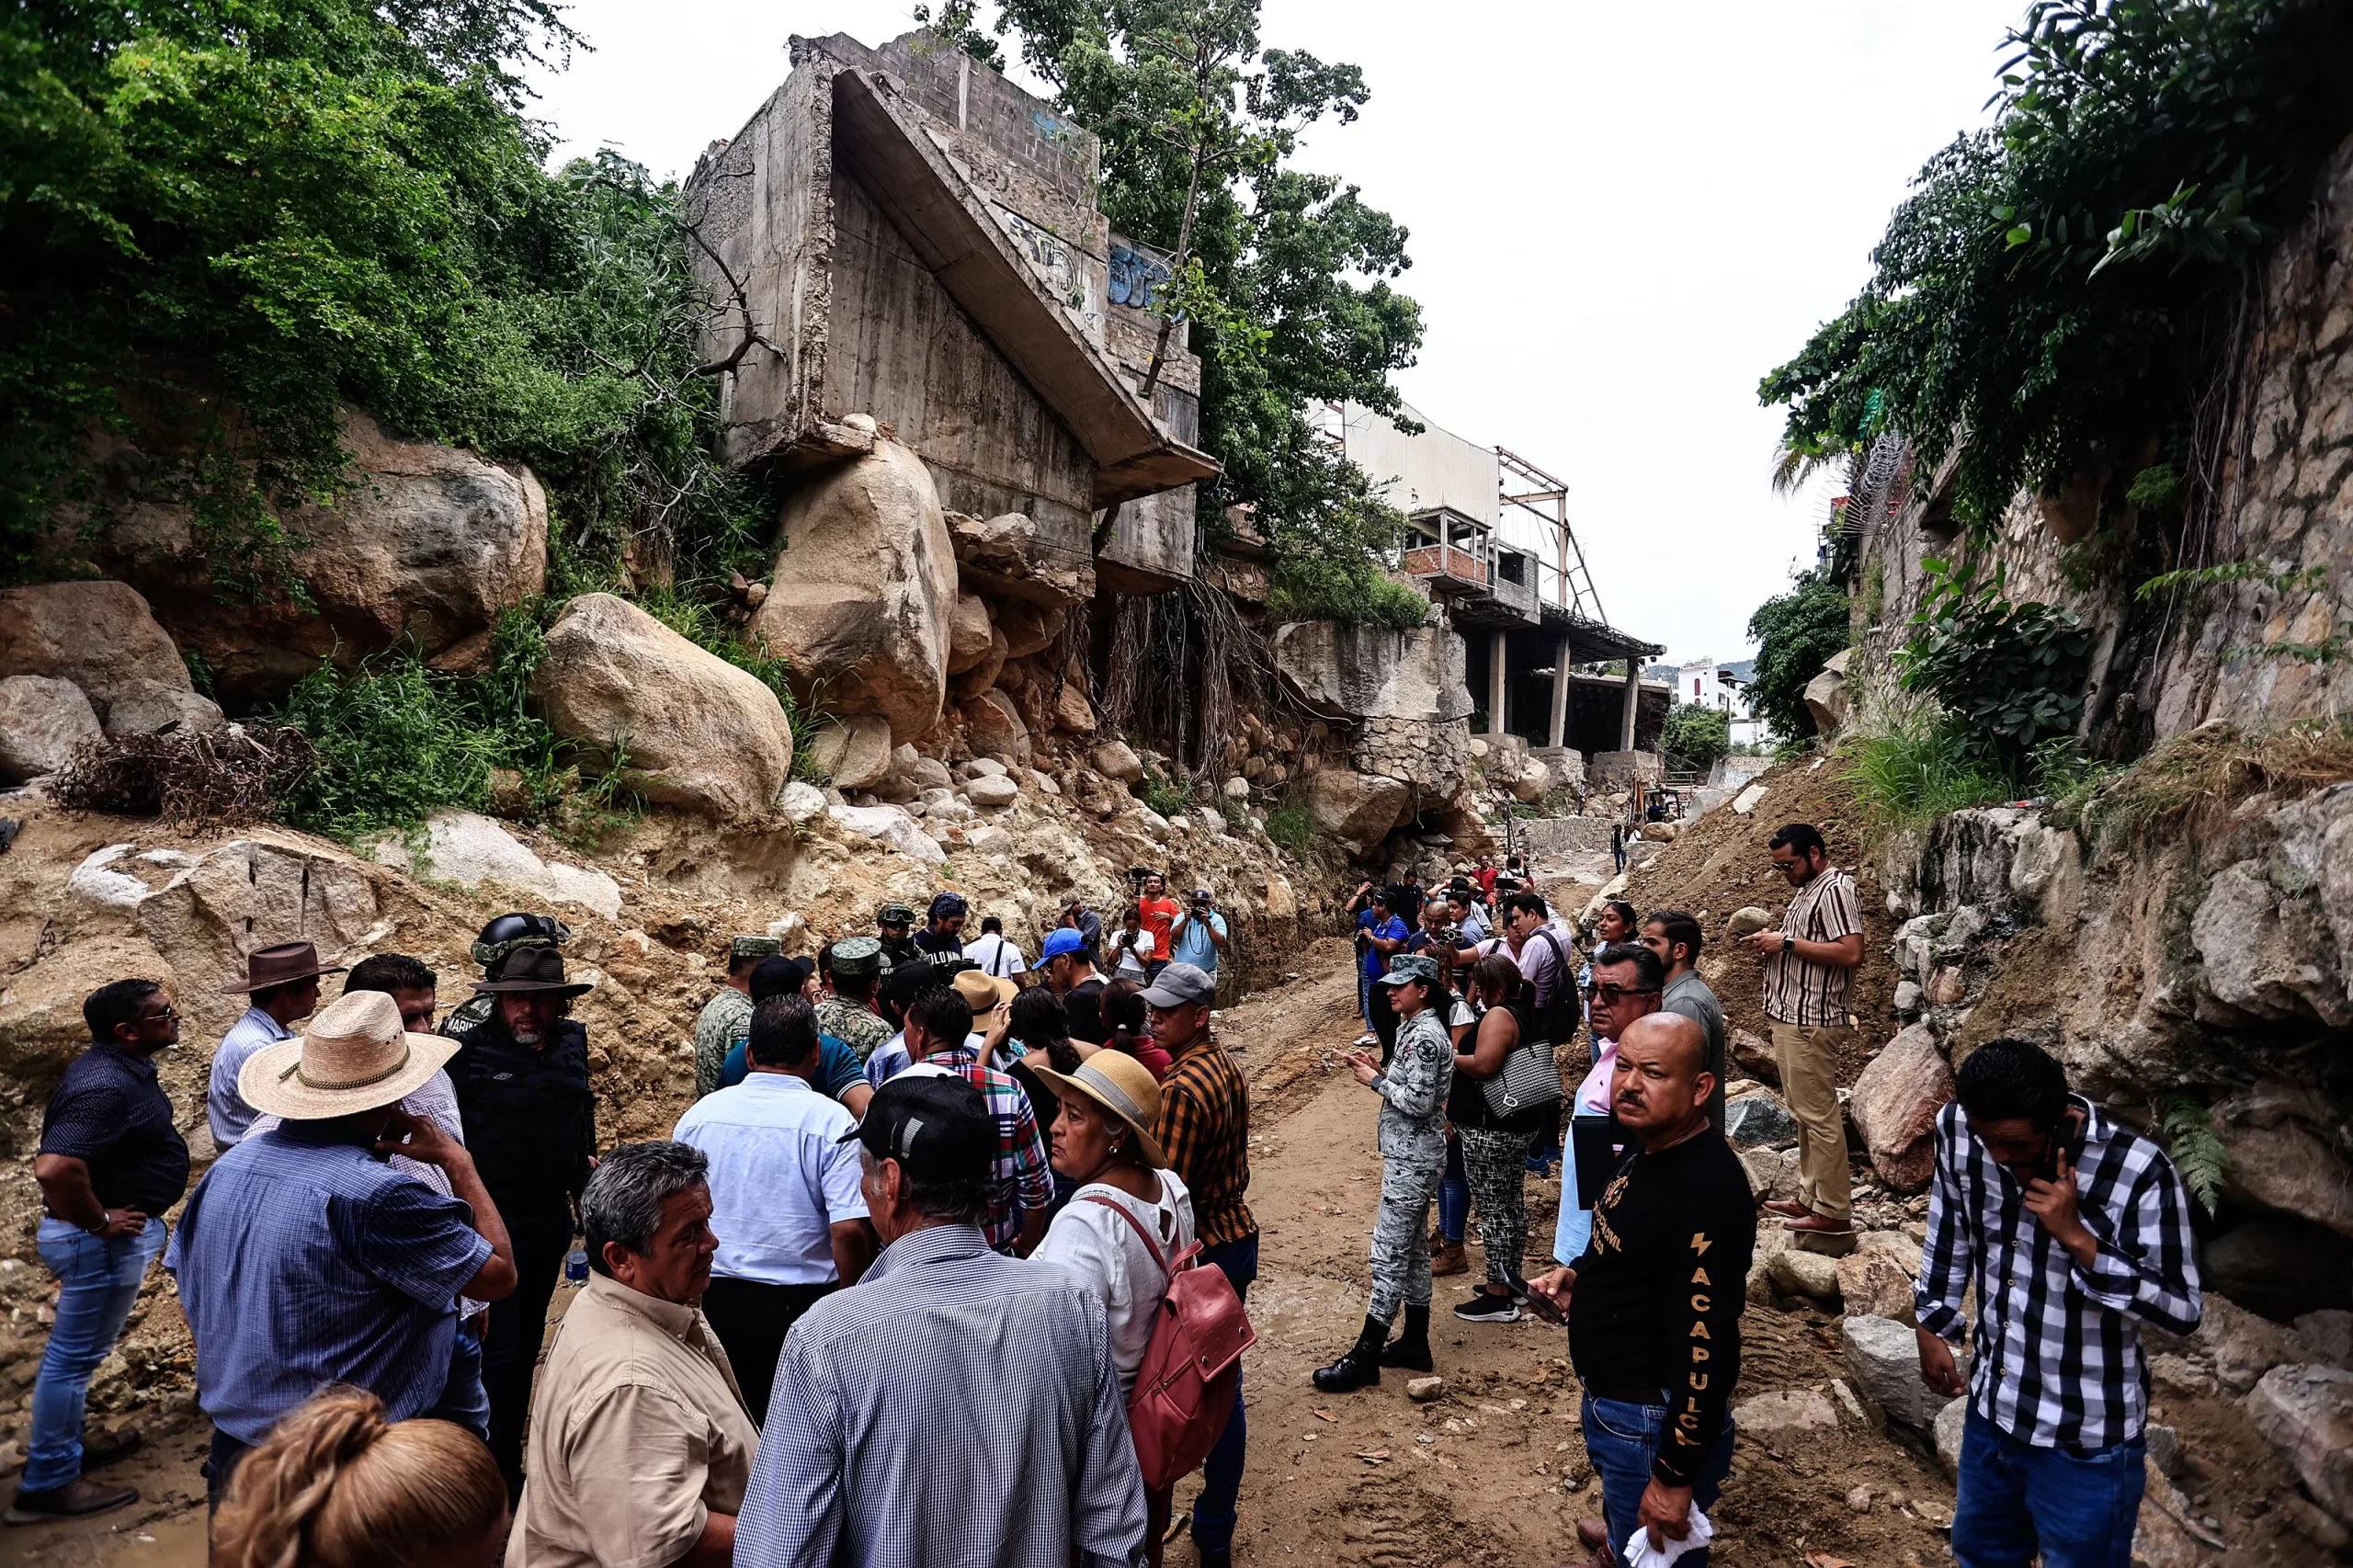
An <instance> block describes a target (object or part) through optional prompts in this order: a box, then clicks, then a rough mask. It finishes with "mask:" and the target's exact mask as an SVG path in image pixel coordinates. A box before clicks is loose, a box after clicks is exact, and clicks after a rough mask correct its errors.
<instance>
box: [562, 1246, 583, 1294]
mask: <svg viewBox="0 0 2353 1568" xmlns="http://www.w3.org/2000/svg"><path fill="white" fill-rule="evenodd" d="M563 1282H564V1283H565V1284H567V1285H585V1284H587V1283H588V1254H587V1252H586V1251H585V1249H583V1248H580V1247H574V1248H573V1249H572V1250H571V1251H570V1252H568V1253H565V1254H564V1255H563Z"/></svg>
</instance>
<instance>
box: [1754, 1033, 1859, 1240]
mask: <svg viewBox="0 0 2353 1568" xmlns="http://www.w3.org/2000/svg"><path fill="white" fill-rule="evenodd" d="M1854 1032H1855V1031H1854V1030H1852V1029H1850V1028H1846V1027H1845V1026H1843V1025H1838V1026H1833V1025H1827V1024H1824V1025H1808V1024H1784V1023H1778V1022H1777V1023H1775V1024H1774V1025H1773V1061H1774V1063H1775V1065H1777V1066H1779V1068H1780V1070H1781V1097H1782V1098H1783V1099H1785V1100H1787V1101H1789V1104H1790V1115H1791V1116H1793V1117H1795V1118H1796V1119H1797V1124H1798V1198H1799V1199H1800V1201H1802V1202H1803V1203H1804V1204H1805V1206H1806V1207H1807V1208H1809V1209H1811V1210H1813V1211H1814V1212H1815V1213H1817V1214H1820V1215H1823V1216H1824V1217H1825V1218H1827V1219H1833V1220H1838V1221H1847V1220H1849V1219H1851V1218H1852V1217H1853V1215H1854V1200H1853V1199H1851V1198H1850V1197H1849V1196H1848V1194H1847V1129H1846V1125H1845V1123H1844V1122H1843V1121H1842V1120H1841V1119H1840V1118H1839V1114H1838V1048H1839V1047H1840V1046H1842V1045H1844V1044H1846V1042H1847V1039H1848V1038H1849V1037H1850V1036H1852V1035H1853V1034H1854Z"/></svg>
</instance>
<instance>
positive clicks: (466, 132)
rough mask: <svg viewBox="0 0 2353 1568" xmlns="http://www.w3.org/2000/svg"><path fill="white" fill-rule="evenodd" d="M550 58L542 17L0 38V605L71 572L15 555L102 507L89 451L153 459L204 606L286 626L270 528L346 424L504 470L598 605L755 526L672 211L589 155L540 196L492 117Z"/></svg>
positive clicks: (512, 133)
mask: <svg viewBox="0 0 2353 1568" xmlns="http://www.w3.org/2000/svg"><path fill="white" fill-rule="evenodd" d="M571 41H572V40H571V35H570V34H569V32H568V31H567V30H566V29H565V28H564V27H563V24H562V23H561V22H560V21H559V20H558V19H557V17H556V8H555V7H554V6H551V5H549V4H547V3H546V0H403V3H402V4H398V5H395V6H389V7H381V8H380V7H377V6H372V5H369V4H365V3H363V0H188V3H186V4H179V3H175V4H169V5H166V4H162V3H159V0H127V3H125V4H121V5H116V6H96V5H89V4H84V3H80V0H67V3H65V4H62V5H52V6H36V7H18V8H16V9H15V10H12V11H11V12H10V13H8V15H7V17H6V18H5V19H0V58H5V61H6V63H5V66H0V170H5V171H6V172H5V174H0V244H5V245H6V249H7V251H8V254H9V256H10V257H11V267H10V272H9V278H8V281H7V284H6V297H5V301H0V304H5V308H0V578H6V579H21V578H26V577H30V576H37V575H42V574H55V573H56V572H58V571H61V570H64V571H70V570H73V569H74V562H72V561H71V560H70V559H67V560H63V561H61V560H59V559H57V558H55V557H54V556H53V555H52V554H51V551H50V550H49V548H48V542H49V540H50V539H51V534H52V531H53V528H52V525H53V523H54V521H55V520H56V519H57V517H59V515H60V509H61V508H63V507H68V506H74V504H76V503H86V502H90V501H93V500H97V501H104V500H105V499H107V498H106V497H102V496H94V495H93V494H91V492H90V480H89V465H88V461H87V443H88V441H89V439H90V433H91V430H92V428H93V427H94V426H97V427H100V428H112V429H114V430H117V431H119V432H121V433H123V434H125V435H128V436H132V437H136V438H137V440H138V442H139V444H140V446H141V448H142V449H143V450H144V451H146V452H147V453H148V454H150V455H151V456H152V457H154V458H156V459H158V460H160V468H159V472H156V473H155V474H153V475H152V476H151V478H150V479H149V481H148V483H149V485H150V487H151V489H152V490H153V492H154V493H156V494H159V495H160V496H161V497H162V498H164V499H167V500H177V501H179V502H182V503H184V504H186V505H187V506H188V507H189V508H190V509H191V513H192V516H193V517H194V521H195V528H196V535H197V538H198V540H199V544H200V546H201V548H202V549H203V551H204V553H205V555H206V557H207V559H208V561H209V562H210V570H211V573H212V575H213V578H214V581H215V583H216V584H217V585H219V586H220V587H222V589H224V590H227V591H233V592H238V593H244V594H248V595H256V596H267V595H278V594H284V595H286V596H288V597H290V598H293V599H295V600H296V601H297V602H300V600H301V585H300V583H299V581H298V579H297V577H296V557H295V555H294V553H293V548H292V547H293V544H294V540H292V539H291V538H290V534H289V530H288V527H287V525H286V523H285V521H284V518H285V517H286V514H287V508H288V507H289V506H291V505H293V504H295V503H298V502H301V501H306V500H307V501H326V500H331V499H333V497H334V496H335V494H337V492H338V491H339V490H340V489H341V488H342V487H343V486H345V485H346V484H347V483H349V475H348V472H347V468H346V460H345V455H344V453H343V452H342V450H341V449H340V446H339V441H338V437H339V432H340V417H341V411H342V409H343V407H344V406H345V405H346V404H347V403H348V404H357V405H358V406H361V407H364V408H366V409H368V410H369V411H370V412H371V413H373V414H375V415H378V416H379V417H380V418H381V419H383V420H384V421H385V422H386V423H387V424H388V425H390V426H392V427H393V428H395V429H397V430H399V431H401V432H403V433H404V434H408V435H413V436H418V437H432V438H437V439H441V440H447V441H451V442H455V443H458V444H460V445H464V446H469V447H472V448H475V449H480V450H482V451H484V452H487V453H489V454H491V455H493V456H494V457H499V458H507V459H519V460H525V461H528V462H529V463H531V464H532V465H533V467H534V468H535V469H537V470H538V472H539V473H540V478H541V480H542V481H543V483H545V484H546V485H547V487H548V490H549V494H550V501H551V511H552V514H553V517H554V520H555V525H556V528H558V530H559V533H560V536H561V539H562V541H563V544H564V546H565V550H566V552H567V555H568V557H569V558H571V559H573V560H574V561H576V562H583V563H588V564H590V565H591V566H592V569H593V570H594V571H596V572H597V574H600V575H601V576H602V577H604V578H606V579H608V580H609V579H611V578H612V577H613V576H614V575H615V574H620V573H627V574H629V575H630V576H631V580H634V581H664V580H667V579H668V577H669V576H670V575H671V574H672V573H673V571H674V569H675V568H676V567H677V566H678V565H680V564H684V565H686V566H687V567H688V570H689V574H691V573H692V572H693V571H716V570H717V569H718V568H719V567H721V566H722V565H723V564H724V563H725V562H726V561H727V560H728V558H729V557H730V556H731V555H733V554H734V553H736V552H738V551H740V549H741V547H742V545H743V544H744V542H745V539H746V538H747V536H748V532H749V529H750V528H751V526H752V525H753V524H754V522H755V521H756V517H757V516H758V508H757V507H756V506H754V505H753V504H752V502H751V499H750V497H749V496H748V495H747V494H745V491H744V488H743V486H742V485H741V484H740V483H738V482H737V481H735V480H734V479H733V478H732V477H730V476H729V475H727V474H726V473H725V472H723V471H722V470H721V469H719V468H718V467H717V466H716V465H715V464H714V463H713V462H712V461H711V460H710V457H709V456H708V452H709V441H708V439H707V437H708V436H709V433H710V429H711V427H712V424H713V420H714V418H715V414H716V406H717V405H716V396H717V393H716V387H715V385H714V382H713V379H712V378H710V377H706V376H699V375H698V374H697V373H696V371H697V369H699V366H698V362H697V360H698V357H697V353H696V347H695V337H694V327H695V321H696V317H697V312H698V311H699V303H698V301H696V300H695V299H694V295H693V285H692V283H691V281H690V279H689V277H688V269H687V266H686V258H685V254H684V249H683V241H682V239H681V237H680V233H679V231H678V228H677V225H676V216H675V211H674V207H673V199H674V195H675V193H674V192H673V191H671V190H670V189H669V188H668V187H661V186H656V185H654V183H653V182H651V181H650V180H649V179H648V178H647V176H646V175H645V173H644V171H643V170H642V169H639V168H637V167H635V166H634V165H629V164H627V163H626V162H624V161H622V160H620V159H618V158H616V157H613V156H611V155H609V154H606V155H601V156H600V157H598V158H597V159H596V160H593V161H588V162H581V163H575V164H574V165H571V166H570V167H568V168H567V169H565V170H564V171H563V173H561V174H559V175H553V176H551V175H549V174H547V173H545V172H543V171H542V169H541V167H540V164H541V160H542V158H543V156H544V154H545V152H546V143H545V141H544V138H543V136H542V133H541V132H540V130H539V129H538V128H537V127H536V126H535V125H534V124H533V122H531V121H530V120H529V119H527V118H525V116H524V115H523V113H522V112H521V108H522V101H523V92H522V88H521V86H520V84H519V82H518V81H517V78H516V76H515V75H514V74H513V70H514V68H515V66H516V65H517V63H519V62H525V61H529V60H531V59H534V58H536V57H537V55H538V53H539V52H540V51H547V50H561V49H563V48H564V47H567V46H568V45H569V43H570V42H571ZM103 521H104V517H103V513H101V512H88V513H85V525H87V526H91V527H93V528H95V527H96V526H97V525H99V524H101V523H102V522H103ZM81 542H82V543H83V544H84V545H86V544H87V543H89V542H91V541H90V540H86V539H85V540H83V541H81ZM599 585H603V584H601V583H600V584H599Z"/></svg>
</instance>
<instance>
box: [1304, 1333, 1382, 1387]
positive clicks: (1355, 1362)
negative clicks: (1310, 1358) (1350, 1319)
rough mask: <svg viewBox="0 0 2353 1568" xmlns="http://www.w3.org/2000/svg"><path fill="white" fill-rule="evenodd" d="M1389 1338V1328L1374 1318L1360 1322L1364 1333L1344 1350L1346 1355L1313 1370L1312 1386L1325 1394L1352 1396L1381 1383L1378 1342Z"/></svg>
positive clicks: (1379, 1346) (1379, 1343) (1379, 1344)
mask: <svg viewBox="0 0 2353 1568" xmlns="http://www.w3.org/2000/svg"><path fill="white" fill-rule="evenodd" d="M1388 1337H1389V1325H1388V1324H1384V1323H1382V1322H1381V1320H1380V1319H1378V1318H1372V1317H1368V1318H1366V1319H1365V1320H1364V1332H1363V1333H1361V1334H1359V1335H1357V1342H1356V1343H1355V1344H1354V1345H1352V1346H1349V1347H1348V1351H1347V1355H1345V1356H1342V1357H1341V1358H1339V1359H1338V1360H1336V1361H1335V1362H1333V1363H1332V1364H1331V1365H1330V1366H1328V1367H1320V1368H1318V1369H1316V1372H1315V1377H1314V1383H1315V1386H1316V1387H1317V1388H1319V1389H1322V1390H1323V1391H1324V1392H1325V1393H1352V1392H1355V1391H1356V1390H1358V1389H1360V1388H1365V1387H1367V1386H1369V1385H1370V1384H1373V1383H1377V1382H1379V1381H1381V1341H1382V1340H1384V1339H1387V1338H1388Z"/></svg>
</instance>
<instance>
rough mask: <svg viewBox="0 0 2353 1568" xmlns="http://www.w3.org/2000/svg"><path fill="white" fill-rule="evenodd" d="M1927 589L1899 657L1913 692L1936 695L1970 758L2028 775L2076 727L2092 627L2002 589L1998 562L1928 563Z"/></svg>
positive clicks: (2011, 775) (2014, 774) (2012, 775)
mask: <svg viewBox="0 0 2353 1568" xmlns="http://www.w3.org/2000/svg"><path fill="white" fill-rule="evenodd" d="M1921 564H1922V566H1923V568H1924V569H1925V570H1926V571H1927V574H1928V579H1929V587H1928V591H1927V595H1926V596H1924V597H1923V598H1922V600H1921V604H1920V608H1919V610H1918V612H1917V613H1915V615H1914V616H1913V618H1912V637H1911V640H1910V641H1909V642H1907V643H1906V644H1905V645H1904V653H1903V654H1902V658H1901V663H1902V665H1903V670H1904V687H1905V688H1906V689H1907V690H1911V691H1915V692H1922V693H1925V694H1927V695H1928V696H1932V697H1934V698H1935V699H1937V701H1938V704H1939V705H1940V706H1941V707H1942V708H1943V709H1944V710H1945V711H1946V712H1947V713H1948V714H1949V715H1951V717H1952V719H1953V720H1954V722H1956V723H1957V724H1958V725H1959V726H1960V733H1961V741H1962V746H1963V750H1964V751H1965V752H1966V754H1967V755H1968V756H1970V757H1971V758H1972V759H1973V760H1976V761H1980V762H1984V763H1985V764H1988V765H1990V766H1992V767H1995V768H1998V769H1999V770H2000V771H2001V772H2002V773H2003V775H2004V776H2005V777H2007V778H2022V777H2024V776H2026V774H2027V773H2028V772H2029V769H2028V767H2027V766H2026V765H2027V761H2028V758H2029V756H2030V755H2031V754H2032V753H2033V752H2034V750H2035V749H2036V748H2037V747H2038V746H2040V745H2041V744H2043V743H2044V742H2045V741H2049V740H2052V739H2054V738H2056V737H2060V736H2063V735H2068V734H2072V733H2074V731H2075V721H2076V719H2077V718H2078V717H2080V716H2081V714H2082V713H2083V710H2084V681H2085V679H2086V676H2087V675H2088V674H2089V666H2090V658H2091V646H2092V634H2091V632H2090V631H2088V630H2086V628H2085V626H2084V624H2083V622H2082V621H2080V620H2078V619H2076V618H2075V616H2074V615H2072V614H2070V613H2069V612H2068V611H2066V610H2063V609H2054V608H2052V607H2051V606H2049V605H2046V604H2042V603H2040V602H2039V601H2036V600H2027V601H2025V602H2023V603H2015V602H2013V601H2011V600H2009V599H2006V598H2004V597H2002V585H2003V574H2002V573H2001V572H1999V571H1998V570H1997V571H1996V572H1995V574H1994V575H1993V576H1992V577H1990V578H1988V579H1987V580H1986V581H1984V582H1983V583H1978V582H1975V581H1973V580H1972V574H1970V572H1969V571H1968V570H1967V569H1966V568H1961V569H1958V570H1956V569H1955V568H1953V567H1952V566H1951V565H1949V563H1948V562H1943V561H1938V560H1936V559H1933V558H1931V559H1929V560H1927V561H1925V562H1922V563H1921Z"/></svg>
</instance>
